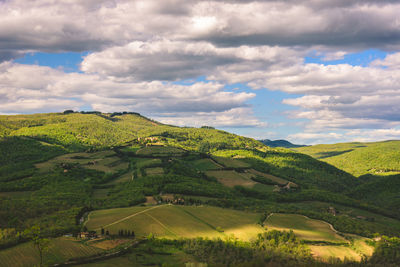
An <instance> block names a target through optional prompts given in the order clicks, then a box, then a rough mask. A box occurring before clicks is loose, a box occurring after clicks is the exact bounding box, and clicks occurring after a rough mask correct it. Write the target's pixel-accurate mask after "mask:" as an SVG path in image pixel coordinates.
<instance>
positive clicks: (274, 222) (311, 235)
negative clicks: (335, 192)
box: [264, 213, 374, 261]
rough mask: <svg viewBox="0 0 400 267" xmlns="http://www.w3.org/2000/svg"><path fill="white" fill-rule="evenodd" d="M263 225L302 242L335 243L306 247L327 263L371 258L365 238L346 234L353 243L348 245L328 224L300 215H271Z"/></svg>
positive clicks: (369, 247)
mask: <svg viewBox="0 0 400 267" xmlns="http://www.w3.org/2000/svg"><path fill="white" fill-rule="evenodd" d="M264 225H265V226H266V227H267V228H268V229H276V230H286V231H287V230H293V232H294V233H295V235H296V236H298V237H299V238H300V239H303V240H308V241H322V242H329V243H337V245H334V244H324V243H322V244H319V245H311V244H310V245H308V246H309V248H310V249H311V251H312V254H313V256H314V257H316V258H319V259H321V260H323V261H327V260H329V258H331V257H333V258H339V259H341V260H343V259H344V258H347V259H349V260H353V261H360V260H361V258H362V256H371V255H372V253H373V251H374V248H373V247H371V246H370V245H367V243H366V242H365V241H366V240H368V239H367V238H364V237H360V236H357V235H349V234H346V236H348V237H350V238H351V239H352V240H353V243H352V244H350V242H349V241H348V240H347V239H345V238H344V237H343V236H341V235H338V234H337V232H336V231H335V230H334V229H333V228H332V227H331V226H330V225H329V224H328V223H326V222H324V221H319V220H314V219H309V218H307V217H305V216H302V215H297V214H277V213H275V214H271V215H270V216H269V217H268V218H267V220H266V221H265V223H264ZM344 243H347V245H344Z"/></svg>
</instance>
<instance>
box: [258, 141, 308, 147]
mask: <svg viewBox="0 0 400 267" xmlns="http://www.w3.org/2000/svg"><path fill="white" fill-rule="evenodd" d="M260 142H261V143H263V144H264V145H267V146H269V147H284V148H295V147H303V146H306V145H295V144H292V143H291V142H289V141H287V140H269V139H263V140H260Z"/></svg>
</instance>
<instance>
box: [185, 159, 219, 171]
mask: <svg viewBox="0 0 400 267" xmlns="http://www.w3.org/2000/svg"><path fill="white" fill-rule="evenodd" d="M190 163H191V164H192V166H193V167H194V168H195V169H197V170H199V171H211V170H219V169H222V166H221V165H219V164H216V163H215V162H214V161H213V160H212V159H209V158H205V159H198V160H195V161H192V162H190Z"/></svg>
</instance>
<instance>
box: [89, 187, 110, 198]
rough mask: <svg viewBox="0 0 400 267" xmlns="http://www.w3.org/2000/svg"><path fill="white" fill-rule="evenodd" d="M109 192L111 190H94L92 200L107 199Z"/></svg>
mask: <svg viewBox="0 0 400 267" xmlns="http://www.w3.org/2000/svg"><path fill="white" fill-rule="evenodd" d="M109 191H110V188H104V189H103V188H102V189H94V190H93V194H92V198H94V199H99V198H105V197H107V194H108V192H109Z"/></svg>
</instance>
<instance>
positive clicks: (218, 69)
mask: <svg viewBox="0 0 400 267" xmlns="http://www.w3.org/2000/svg"><path fill="white" fill-rule="evenodd" d="M298 55H299V52H297V51H294V50H291V49H288V48H281V47H269V46H259V47H249V46H239V47H229V48H221V47H216V46H214V45H213V44H210V43H207V42H183V41H171V40H167V39H162V40H154V41H149V42H132V43H129V44H127V45H125V46H119V47H112V48H109V49H106V50H104V51H101V52H97V53H92V54H90V55H88V56H87V57H85V58H84V60H83V62H82V64H81V69H82V70H83V71H85V72H86V73H98V74H100V75H102V76H105V77H110V78H113V79H117V80H125V81H126V80H133V81H142V80H145V81H151V80H170V81H171V80H172V81H174V80H179V79H188V78H194V77H198V76H203V75H208V76H209V78H210V79H216V80H224V79H227V80H229V81H230V82H234V81H235V79H238V78H239V80H238V81H240V82H245V81H247V80H245V79H243V77H240V75H249V73H250V74H251V73H252V72H254V71H257V70H258V71H260V72H265V71H267V70H268V68H269V67H270V66H275V67H276V66H277V65H279V66H284V65H286V66H289V65H291V64H294V63H298V62H301V59H300V58H299V57H297V56H298Z"/></svg>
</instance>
